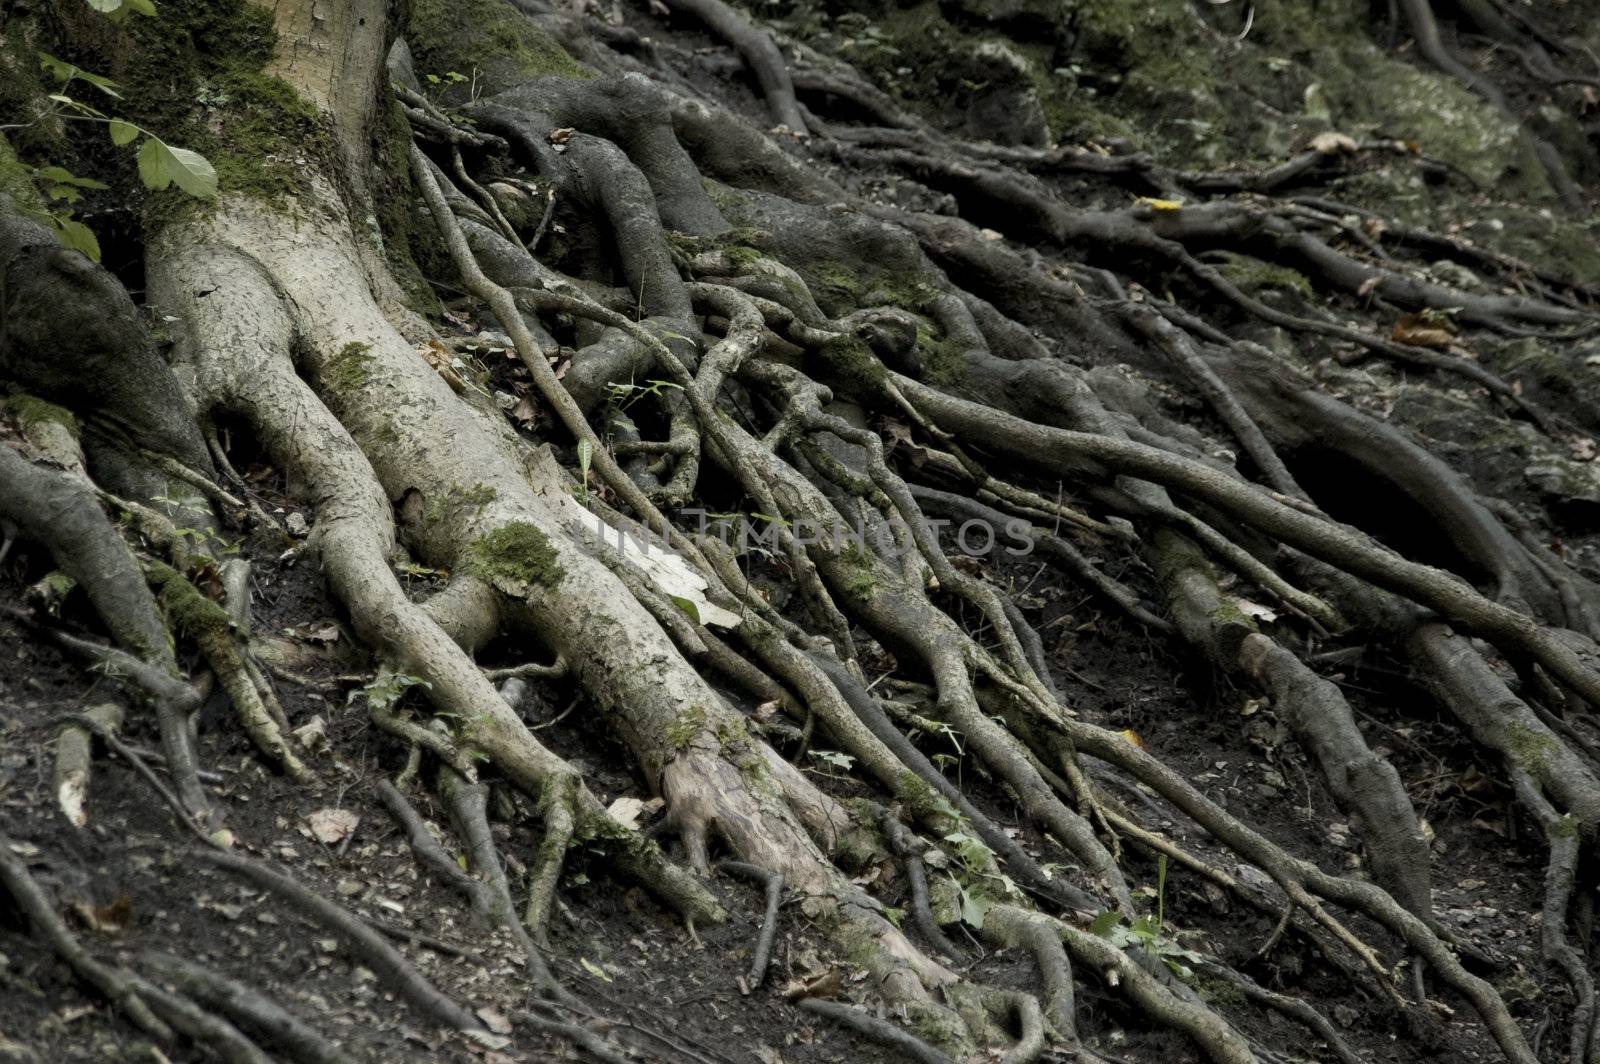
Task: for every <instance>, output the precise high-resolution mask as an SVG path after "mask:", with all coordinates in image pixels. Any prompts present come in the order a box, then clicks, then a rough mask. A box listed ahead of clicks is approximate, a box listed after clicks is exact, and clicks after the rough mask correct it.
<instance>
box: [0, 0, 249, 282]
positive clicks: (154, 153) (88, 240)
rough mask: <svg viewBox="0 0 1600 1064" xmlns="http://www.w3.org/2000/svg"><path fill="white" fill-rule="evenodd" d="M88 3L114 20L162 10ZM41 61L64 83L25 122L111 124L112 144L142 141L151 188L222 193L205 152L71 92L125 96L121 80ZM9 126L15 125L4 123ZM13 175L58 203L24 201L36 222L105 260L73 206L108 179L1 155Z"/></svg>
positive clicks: (139, 3) (129, 0)
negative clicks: (80, 88) (82, 89)
mask: <svg viewBox="0 0 1600 1064" xmlns="http://www.w3.org/2000/svg"><path fill="white" fill-rule="evenodd" d="M88 4H89V6H90V7H91V8H93V9H94V10H96V11H99V12H102V13H103V14H106V15H109V16H111V17H112V19H113V20H116V19H119V18H122V17H126V15H127V13H128V12H130V11H132V12H137V13H139V14H141V15H154V14H155V13H156V9H155V6H154V5H153V4H152V3H151V2H150V0H88ZM39 65H40V66H41V67H42V68H44V70H45V71H47V72H48V73H49V74H51V75H52V76H53V77H54V78H55V79H56V80H57V81H59V82H60V83H61V84H60V86H59V87H58V88H57V89H56V91H55V92H52V93H50V94H49V97H48V98H49V100H50V106H49V107H47V108H45V110H44V111H43V112H41V113H40V114H38V115H36V116H35V117H34V118H33V119H32V120H31V121H30V122H27V123H25V125H34V124H36V123H39V122H48V121H51V120H58V121H63V122H93V123H98V124H100V125H103V126H105V127H106V132H107V134H108V135H109V136H110V137H111V143H113V144H115V145H116V146H117V147H119V148H125V147H129V146H131V145H133V144H134V143H135V142H140V143H139V150H138V156H137V159H138V167H139V180H140V181H141V182H142V183H143V184H144V186H145V187H146V188H149V189H155V190H160V189H164V188H167V187H168V186H169V185H177V186H178V188H180V189H182V190H183V191H184V192H186V193H188V194H189V195H191V196H193V197H194V198H196V199H200V200H210V199H215V198H216V195H217V171H216V168H215V167H213V166H212V165H211V163H210V161H208V160H207V159H206V157H205V156H203V155H201V154H200V153H199V152H194V151H190V150H189V149H187V148H175V147H173V146H172V145H170V144H168V143H167V142H166V141H164V140H162V139H161V138H160V137H158V136H156V135H155V134H154V133H152V132H150V131H149V130H148V129H145V128H144V127H142V126H137V125H134V124H133V123H132V122H129V121H126V120H125V119H122V118H117V117H115V116H113V115H109V114H107V113H105V112H104V111H102V110H100V109H99V108H97V107H94V106H93V105H91V104H89V103H86V102H85V101H83V100H80V99H78V98H77V97H75V96H73V95H71V89H72V87H73V86H74V85H77V84H84V85H88V86H91V87H92V88H94V89H96V90H97V91H99V92H100V93H102V94H103V95H105V96H107V97H109V98H110V99H113V100H120V99H122V93H121V92H120V91H119V90H118V87H117V83H116V82H114V81H112V80H111V79H110V78H108V77H104V76H102V75H100V74H94V73H91V72H89V71H87V70H84V69H82V68H81V67H78V66H74V65H73V64H72V63H69V62H67V61H66V60H64V59H58V58H56V57H55V56H53V55H51V54H50V53H49V52H40V53H39ZM5 128H13V127H0V129H5ZM8 176H14V177H21V178H23V179H25V180H27V181H28V182H30V183H31V184H32V185H33V187H34V188H35V189H36V190H37V191H38V193H39V195H40V198H41V200H43V201H44V202H45V203H47V204H51V205H52V206H48V207H38V206H31V205H29V204H26V203H19V204H17V209H18V210H20V211H21V212H22V213H23V214H25V215H26V216H28V217H30V218H32V219H33V220H34V221H37V222H39V223H40V224H42V225H47V226H49V227H50V229H51V231H52V232H54V233H55V235H56V239H58V240H60V241H61V243H62V244H64V245H66V246H67V247H69V248H73V249H75V250H77V251H81V252H83V253H84V254H85V255H87V256H89V258H90V259H92V260H94V261H95V262H99V261H100V241H99V240H98V239H97V238H96V237H95V235H94V231H93V230H92V229H90V228H89V227H88V226H87V225H85V224H84V223H83V222H81V221H79V220H78V219H77V218H76V217H74V215H73V211H72V208H73V206H74V205H75V204H76V203H77V202H78V200H79V199H80V198H82V196H83V193H84V192H85V191H87V190H92V189H103V188H106V187H107V186H106V185H105V183H104V182H101V181H96V180H95V179H94V178H89V177H79V176H78V175H77V174H74V173H72V172H71V171H70V170H68V169H67V168H66V167H64V166H58V165H54V164H51V165H45V166H30V165H28V164H27V163H24V162H21V161H19V160H15V159H11V158H9V157H6V158H4V159H0V179H3V178H6V177H8Z"/></svg>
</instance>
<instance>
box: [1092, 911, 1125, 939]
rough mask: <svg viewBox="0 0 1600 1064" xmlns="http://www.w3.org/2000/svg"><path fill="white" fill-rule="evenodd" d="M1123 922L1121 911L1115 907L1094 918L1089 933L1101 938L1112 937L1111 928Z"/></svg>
mask: <svg viewBox="0 0 1600 1064" xmlns="http://www.w3.org/2000/svg"><path fill="white" fill-rule="evenodd" d="M1121 922H1122V914H1121V913H1119V912H1117V910H1115V909H1107V910H1106V911H1105V912H1103V913H1101V914H1100V915H1099V916H1096V917H1095V918H1094V923H1092V924H1090V925H1089V933H1090V934H1091V935H1095V936H1097V937H1099V938H1110V937H1111V929H1112V928H1113V927H1116V926H1117V924H1119V923H1121Z"/></svg>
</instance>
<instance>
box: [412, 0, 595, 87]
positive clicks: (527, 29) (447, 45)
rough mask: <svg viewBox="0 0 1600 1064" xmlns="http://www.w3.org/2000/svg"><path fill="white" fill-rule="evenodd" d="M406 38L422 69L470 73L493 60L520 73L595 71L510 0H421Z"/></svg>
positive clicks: (568, 74)
mask: <svg viewBox="0 0 1600 1064" xmlns="http://www.w3.org/2000/svg"><path fill="white" fill-rule="evenodd" d="M406 40H407V41H408V42H409V43H410V45H411V55H412V58H413V59H414V60H415V62H416V67H417V73H419V74H422V75H428V74H432V75H434V76H436V77H442V76H444V75H445V74H448V73H452V72H454V73H457V74H463V75H470V74H471V73H472V71H473V70H474V69H475V68H480V67H487V66H489V65H490V64H492V63H493V64H497V65H501V66H504V67H506V68H509V70H510V71H512V72H515V73H517V74H525V75H527V74H532V75H541V74H542V75H549V76H554V77H562V78H590V77H593V76H594V75H593V74H591V73H590V72H589V71H588V69H586V68H585V67H583V66H582V65H581V64H579V63H578V61H577V60H576V59H574V58H572V56H571V55H569V54H568V53H567V50H566V49H565V48H562V47H561V45H560V44H559V43H558V42H557V41H556V39H555V38H554V37H551V36H550V35H549V34H548V33H546V32H545V31H544V30H542V29H540V28H539V27H538V25H536V24H535V23H534V22H533V20H532V19H530V18H528V16H527V15H525V14H523V13H522V12H521V11H519V10H517V9H516V8H515V7H514V6H512V5H511V4H509V3H507V2H506V0H461V2H458V3H451V2H448V0H417V3H416V6H415V7H413V8H412V11H411V23H410V27H409V31H408V32H407V34H406Z"/></svg>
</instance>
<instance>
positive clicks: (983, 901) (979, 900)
mask: <svg viewBox="0 0 1600 1064" xmlns="http://www.w3.org/2000/svg"><path fill="white" fill-rule="evenodd" d="M956 885H957V886H958V887H960V889H961V921H962V923H965V924H969V925H971V926H972V927H975V928H978V929H979V930H980V931H981V930H982V929H983V921H984V918H985V917H987V916H988V915H989V910H990V909H992V908H994V902H992V901H990V900H989V899H988V898H985V897H984V896H983V895H981V894H975V893H973V892H972V891H970V890H968V889H967V888H966V887H963V886H961V884H960V883H957V884H956Z"/></svg>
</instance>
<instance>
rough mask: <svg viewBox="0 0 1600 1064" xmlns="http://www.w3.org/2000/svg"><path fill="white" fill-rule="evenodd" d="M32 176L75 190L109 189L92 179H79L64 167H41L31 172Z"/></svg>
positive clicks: (104, 184) (107, 186)
mask: <svg viewBox="0 0 1600 1064" xmlns="http://www.w3.org/2000/svg"><path fill="white" fill-rule="evenodd" d="M33 174H34V176H35V177H37V178H39V179H40V180H43V181H54V182H55V183H56V184H58V185H73V186H75V187H77V188H110V187H111V186H110V185H108V184H106V183H105V182H104V181H96V180H95V179H94V178H92V177H79V176H78V175H77V174H74V173H73V172H72V171H71V170H68V169H67V168H66V167H64V166H41V167H40V168H39V169H37V170H35V171H34V172H33Z"/></svg>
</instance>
